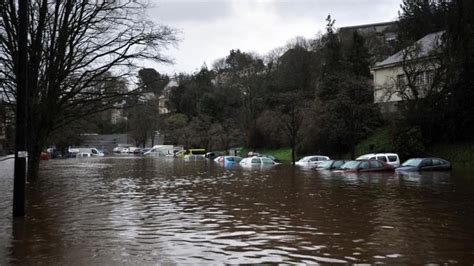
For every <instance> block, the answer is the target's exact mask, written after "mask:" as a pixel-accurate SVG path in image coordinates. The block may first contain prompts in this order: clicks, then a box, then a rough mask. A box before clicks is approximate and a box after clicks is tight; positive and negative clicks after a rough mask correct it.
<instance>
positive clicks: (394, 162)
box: [356, 153, 400, 167]
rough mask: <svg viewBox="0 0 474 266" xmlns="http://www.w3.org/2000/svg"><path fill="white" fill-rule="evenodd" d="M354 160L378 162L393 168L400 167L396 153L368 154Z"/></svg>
mask: <svg viewBox="0 0 474 266" xmlns="http://www.w3.org/2000/svg"><path fill="white" fill-rule="evenodd" d="M356 160H379V161H382V162H384V163H387V164H389V165H391V166H393V167H399V166H400V157H398V154H396V153H369V154H364V155H362V156H359V157H357V159H356Z"/></svg>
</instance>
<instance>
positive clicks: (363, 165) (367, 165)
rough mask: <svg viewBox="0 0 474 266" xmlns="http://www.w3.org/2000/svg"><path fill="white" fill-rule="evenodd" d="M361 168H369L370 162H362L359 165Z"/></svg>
mask: <svg viewBox="0 0 474 266" xmlns="http://www.w3.org/2000/svg"><path fill="white" fill-rule="evenodd" d="M359 168H360V169H368V168H369V162H361V163H360V165H359Z"/></svg>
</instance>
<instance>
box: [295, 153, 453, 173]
mask: <svg viewBox="0 0 474 266" xmlns="http://www.w3.org/2000/svg"><path fill="white" fill-rule="evenodd" d="M296 164H297V165H301V166H310V167H313V168H315V169H324V170H331V171H341V172H342V171H343V172H387V171H394V170H395V171H397V172H402V171H446V170H451V168H452V166H451V163H450V162H449V161H447V160H444V159H441V158H435V157H426V158H412V159H409V160H407V161H405V162H404V163H402V164H400V158H399V156H398V155H397V154H395V153H377V154H366V155H362V156H360V157H358V158H357V159H356V160H330V159H329V157H327V156H320V155H315V156H307V157H304V158H302V159H301V160H300V161H298V162H297V163H296Z"/></svg>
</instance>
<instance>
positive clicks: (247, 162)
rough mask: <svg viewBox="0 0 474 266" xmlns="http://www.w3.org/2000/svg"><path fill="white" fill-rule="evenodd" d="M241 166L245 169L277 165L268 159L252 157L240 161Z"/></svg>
mask: <svg viewBox="0 0 474 266" xmlns="http://www.w3.org/2000/svg"><path fill="white" fill-rule="evenodd" d="M239 164H240V166H243V167H249V166H270V165H275V164H277V163H276V162H275V161H273V160H272V159H270V158H267V157H258V156H252V157H247V158H244V159H242V161H240V162H239Z"/></svg>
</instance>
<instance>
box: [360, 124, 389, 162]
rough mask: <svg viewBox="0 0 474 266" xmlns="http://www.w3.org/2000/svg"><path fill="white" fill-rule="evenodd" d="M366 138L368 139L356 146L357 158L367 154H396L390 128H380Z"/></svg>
mask: <svg viewBox="0 0 474 266" xmlns="http://www.w3.org/2000/svg"><path fill="white" fill-rule="evenodd" d="M368 136H369V137H368V138H366V139H364V140H362V141H361V142H359V144H357V146H356V155H357V156H359V155H362V154H367V153H377V152H396V150H395V148H394V147H393V143H392V131H391V128H390V127H381V128H379V129H377V130H375V131H374V132H373V133H372V134H370V135H368Z"/></svg>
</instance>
